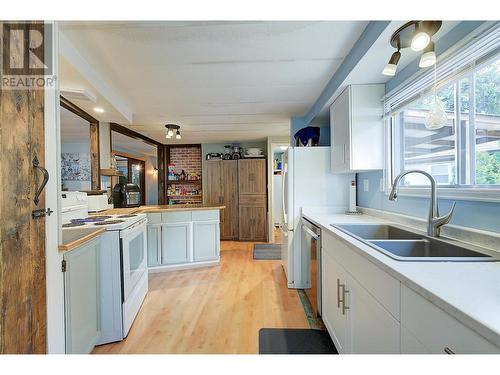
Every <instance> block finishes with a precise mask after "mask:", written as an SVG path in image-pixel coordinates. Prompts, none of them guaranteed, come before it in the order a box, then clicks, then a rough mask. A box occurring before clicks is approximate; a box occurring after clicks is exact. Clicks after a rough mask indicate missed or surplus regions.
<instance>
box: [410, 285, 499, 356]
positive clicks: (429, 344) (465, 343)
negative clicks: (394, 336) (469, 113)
mask: <svg viewBox="0 0 500 375" xmlns="http://www.w3.org/2000/svg"><path fill="white" fill-rule="evenodd" d="M464 298H466V297H464ZM401 326H402V327H403V329H404V331H403V332H404V334H402V336H401V345H402V349H403V353H428V354H433V353H434V354H445V353H449V354H452V353H456V354H474V353H475V354H487V353H496V354H498V353H500V348H498V347H497V346H495V345H493V344H492V343H490V342H489V341H487V340H486V339H485V338H483V337H482V336H480V335H479V334H477V333H476V332H474V331H473V330H471V329H470V328H468V327H466V326H465V325H463V324H462V323H460V322H459V321H458V320H456V319H455V318H454V317H452V316H451V315H449V314H448V313H446V312H445V311H444V310H442V309H440V308H439V307H437V306H436V305H434V304H433V303H431V302H430V301H428V300H426V299H425V298H423V297H422V296H420V295H419V294H418V293H416V292H414V291H413V290H411V289H410V288H408V287H406V286H403V287H402V288H401Z"/></svg>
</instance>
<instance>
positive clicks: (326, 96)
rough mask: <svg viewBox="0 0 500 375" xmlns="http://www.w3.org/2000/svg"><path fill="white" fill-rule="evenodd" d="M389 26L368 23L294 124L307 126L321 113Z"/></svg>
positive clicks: (380, 22)
mask: <svg viewBox="0 0 500 375" xmlns="http://www.w3.org/2000/svg"><path fill="white" fill-rule="evenodd" d="M389 24H390V21H370V22H368V25H367V26H366V27H365V29H364V30H363V32H362V33H361V36H360V37H359V38H358V40H357V41H356V43H354V46H353V47H352V48H351V50H350V51H349V53H348V54H347V56H346V57H345V58H344V60H343V61H342V64H340V66H339V68H338V69H337V70H336V71H335V73H334V74H333V77H332V78H331V79H330V81H328V83H327V84H326V86H325V88H324V89H323V91H322V92H321V94H320V96H319V97H318V99H316V101H315V102H314V104H313V105H312V107H311V108H310V109H309V111H308V112H307V113H306V114H305V115H303V116H302V117H294V118H295V119H296V120H295V122H298V121H300V122H301V123H302V126H307V125H309V124H310V123H311V121H312V120H313V119H314V118H315V117H316V116H317V115H318V114H319V113H320V112H321V110H322V109H323V108H324V107H325V105H326V104H327V103H328V101H329V100H330V99H331V98H332V96H333V95H334V94H335V91H336V90H337V89H338V88H339V87H340V86H341V85H342V83H343V82H344V81H345V79H346V78H347V76H348V75H349V74H350V73H351V72H352V70H353V69H354V68H355V67H356V65H357V64H358V62H359V61H360V60H361V58H362V57H363V56H364V55H365V54H366V53H367V52H368V50H369V49H370V48H371V47H372V45H373V43H375V41H376V40H377V39H378V38H379V36H380V35H381V34H382V33H383V32H384V30H385V29H386V28H387V26H389ZM298 119H300V120H298ZM292 130H293V129H292ZM292 136H293V134H292Z"/></svg>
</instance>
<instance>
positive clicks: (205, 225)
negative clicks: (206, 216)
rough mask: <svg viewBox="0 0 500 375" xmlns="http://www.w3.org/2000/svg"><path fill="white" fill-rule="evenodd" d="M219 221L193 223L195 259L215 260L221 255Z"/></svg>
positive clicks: (197, 260)
mask: <svg viewBox="0 0 500 375" xmlns="http://www.w3.org/2000/svg"><path fill="white" fill-rule="evenodd" d="M219 233H220V231H219V222H218V221H205V222H203V221H201V222H194V223H193V255H194V261H195V262H200V261H206V260H213V259H217V258H218V257H219V247H220V246H219Z"/></svg>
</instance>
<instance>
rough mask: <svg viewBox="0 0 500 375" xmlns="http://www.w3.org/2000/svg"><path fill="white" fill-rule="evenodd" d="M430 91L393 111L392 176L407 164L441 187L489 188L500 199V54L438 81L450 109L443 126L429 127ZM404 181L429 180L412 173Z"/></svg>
mask: <svg viewBox="0 0 500 375" xmlns="http://www.w3.org/2000/svg"><path fill="white" fill-rule="evenodd" d="M424 92H425V94H423V95H421V97H419V98H418V99H416V100H413V101H411V102H409V103H408V104H405V105H404V106H402V107H401V108H400V109H396V110H393V111H392V115H391V116H389V117H388V119H389V125H390V136H391V158H390V159H391V166H390V167H391V168H390V172H391V180H393V179H394V177H395V176H396V175H397V174H399V173H400V172H401V171H403V170H409V169H420V170H424V171H426V172H428V173H430V174H431V175H432V176H433V177H434V178H435V179H436V182H437V184H438V185H440V186H441V187H444V188H450V189H451V188H453V189H469V191H472V189H476V190H477V189H489V191H490V193H495V194H498V198H499V199H500V54H498V53H497V54H496V55H494V56H493V57H491V58H489V59H488V60H486V61H484V62H482V63H480V64H479V65H477V66H474V67H472V68H469V69H467V70H465V71H462V73H461V74H460V75H459V76H458V77H454V78H453V79H452V80H451V81H450V80H448V82H447V83H445V84H444V85H443V84H441V85H440V86H438V90H437V96H438V97H439V99H441V101H442V102H443V104H444V107H445V111H446V114H447V122H446V124H445V126H443V127H442V128H441V129H433V130H432V129H427V128H426V127H425V120H426V115H427V113H428V111H429V105H430V103H431V102H432V100H433V93H432V91H430V90H429V89H428V88H427V90H426V91H424ZM401 184H402V185H404V186H406V187H409V188H419V187H423V186H428V185H429V181H428V180H427V179H426V178H425V177H424V176H421V175H417V174H411V175H408V176H405V178H404V180H403V181H402V182H401ZM450 191H451V190H450Z"/></svg>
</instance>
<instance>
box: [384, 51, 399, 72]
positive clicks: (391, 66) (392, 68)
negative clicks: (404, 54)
mask: <svg viewBox="0 0 500 375" xmlns="http://www.w3.org/2000/svg"><path fill="white" fill-rule="evenodd" d="M400 58H401V52H399V50H398V51H396V52H394V53H393V54H392V56H391V58H390V60H389V62H388V63H387V65H386V66H385V68H384V70H382V74H383V75H385V76H393V75H395V74H396V69H397V68H398V62H399V59H400Z"/></svg>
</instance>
